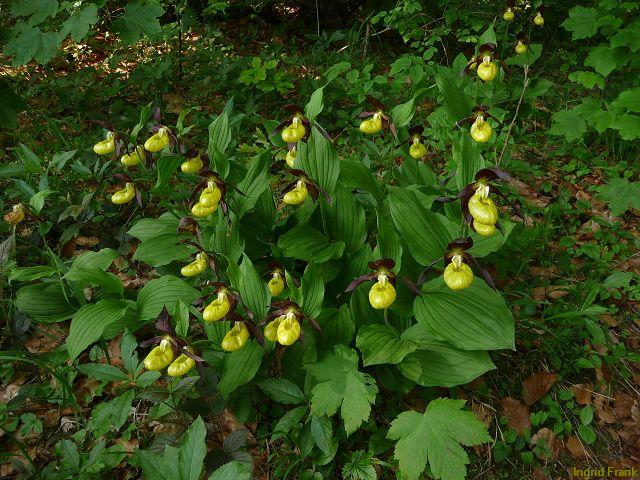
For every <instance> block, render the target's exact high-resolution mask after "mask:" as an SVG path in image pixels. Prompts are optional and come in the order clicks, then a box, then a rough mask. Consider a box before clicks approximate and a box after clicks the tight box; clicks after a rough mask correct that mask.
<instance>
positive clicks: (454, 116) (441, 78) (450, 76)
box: [436, 68, 473, 126]
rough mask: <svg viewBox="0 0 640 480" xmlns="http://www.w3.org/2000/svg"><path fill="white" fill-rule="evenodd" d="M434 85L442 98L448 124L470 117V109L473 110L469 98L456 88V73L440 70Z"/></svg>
mask: <svg viewBox="0 0 640 480" xmlns="http://www.w3.org/2000/svg"><path fill="white" fill-rule="evenodd" d="M436 84H437V85H438V90H440V93H442V96H443V97H444V106H445V109H446V111H447V113H448V114H449V120H450V122H452V123H453V122H457V121H458V120H462V119H463V118H466V117H468V116H469V115H471V108H473V105H472V103H471V97H470V96H469V95H466V94H465V93H464V92H463V91H462V89H461V88H460V87H459V86H458V78H457V75H456V73H454V72H453V71H450V70H449V69H444V68H441V69H440V71H439V72H438V75H436ZM452 126H453V125H452Z"/></svg>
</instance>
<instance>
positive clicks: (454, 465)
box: [387, 398, 491, 480]
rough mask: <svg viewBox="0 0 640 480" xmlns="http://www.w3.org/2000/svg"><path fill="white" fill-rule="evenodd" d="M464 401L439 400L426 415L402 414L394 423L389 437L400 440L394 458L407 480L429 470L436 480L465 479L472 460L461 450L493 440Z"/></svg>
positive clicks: (430, 406) (430, 405) (433, 402)
mask: <svg viewBox="0 0 640 480" xmlns="http://www.w3.org/2000/svg"><path fill="white" fill-rule="evenodd" d="M464 404H465V401H464V400H452V399H450V398H438V399H436V400H433V401H431V403H429V405H428V406H427V409H426V411H425V412H424V414H422V413H418V412H414V411H411V412H403V413H401V414H400V415H398V417H397V418H396V419H395V420H394V421H393V422H392V423H391V428H390V429H389V432H388V434H387V438H389V439H391V440H397V443H396V447H395V450H394V457H395V459H396V460H398V462H399V465H400V471H401V472H402V475H403V478H405V479H406V480H416V479H417V478H418V477H419V476H420V474H421V473H422V472H423V471H424V469H425V468H426V467H427V463H428V464H429V467H430V469H431V475H432V476H433V477H434V478H439V479H442V480H464V478H465V476H466V473H467V468H466V465H467V464H468V463H469V457H468V456H467V453H466V452H465V451H464V448H462V445H465V446H467V447H469V446H472V445H478V444H480V443H483V442H488V441H490V440H491V437H489V434H488V433H487V428H486V427H485V425H484V424H483V423H482V422H481V421H480V420H478V418H477V417H476V416H475V415H474V414H473V413H472V412H469V411H465V410H462V407H464Z"/></svg>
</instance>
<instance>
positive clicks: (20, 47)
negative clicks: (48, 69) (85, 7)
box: [4, 24, 60, 66]
mask: <svg viewBox="0 0 640 480" xmlns="http://www.w3.org/2000/svg"><path fill="white" fill-rule="evenodd" d="M59 46H60V36H59V35H58V34H57V33H55V32H42V31H41V30H40V29H39V28H35V27H30V26H28V25H26V24H23V25H19V26H18V27H16V29H15V31H14V37H13V38H12V39H11V40H9V42H7V44H6V45H5V47H4V54H5V55H8V56H10V57H12V63H13V65H16V66H17V65H26V64H27V63H29V62H30V61H31V59H32V58H35V60H36V61H37V62H38V63H40V64H42V65H44V64H45V63H47V62H48V61H49V60H51V59H52V58H53V56H54V55H55V54H56V52H57V51H58V47H59Z"/></svg>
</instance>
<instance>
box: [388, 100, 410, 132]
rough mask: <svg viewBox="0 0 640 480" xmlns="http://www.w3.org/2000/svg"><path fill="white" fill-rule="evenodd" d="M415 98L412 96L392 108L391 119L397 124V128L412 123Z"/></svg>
mask: <svg viewBox="0 0 640 480" xmlns="http://www.w3.org/2000/svg"><path fill="white" fill-rule="evenodd" d="M414 100H415V98H411V99H410V100H409V101H407V102H405V103H401V104H400V105H396V106H395V107H393V109H392V110H391V120H392V121H393V124H394V125H395V126H396V128H403V127H406V126H407V125H409V123H411V119H412V118H413V112H414V105H413V104H414Z"/></svg>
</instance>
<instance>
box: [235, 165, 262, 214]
mask: <svg viewBox="0 0 640 480" xmlns="http://www.w3.org/2000/svg"><path fill="white" fill-rule="evenodd" d="M270 164H271V154H270V152H266V153H264V154H262V155H259V156H257V157H255V158H254V159H253V160H252V161H251V164H250V165H249V170H247V173H246V175H245V176H244V178H243V179H242V181H241V182H240V183H238V190H240V191H241V192H242V193H243V195H241V194H239V193H237V192H236V193H235V194H234V199H235V202H234V203H232V207H233V210H234V211H235V212H236V214H237V215H238V218H242V217H243V216H244V214H246V213H247V212H249V211H250V210H251V209H252V208H253V207H254V206H255V205H256V203H257V202H258V199H259V198H260V195H261V194H262V192H264V191H265V190H266V189H267V188H269V166H270Z"/></svg>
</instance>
